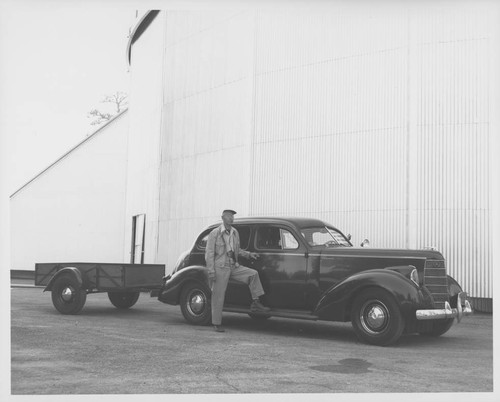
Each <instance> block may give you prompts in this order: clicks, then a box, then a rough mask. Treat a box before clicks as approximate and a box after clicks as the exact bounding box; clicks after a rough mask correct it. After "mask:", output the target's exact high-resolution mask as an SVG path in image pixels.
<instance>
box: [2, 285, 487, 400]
mask: <svg viewBox="0 0 500 402" xmlns="http://www.w3.org/2000/svg"><path fill="white" fill-rule="evenodd" d="M13 282H16V281H13ZM11 312H12V314H11V335H12V342H11V352H12V360H11V364H12V366H11V368H12V370H11V373H12V389H11V390H12V393H13V394H96V393H103V394H107V393H125V394H127V393H135V394H140V393H148V394H156V393H162V394H168V393H179V394H183V393H301V392H308V393H336V392H348V393H349V392H468V391H483V392H488V391H492V390H493V378H492V370H493V357H492V332H493V331H492V316H491V315H485V314H476V315H473V316H471V317H466V318H465V319H464V320H463V321H462V323H460V324H458V325H455V326H454V327H453V328H452V329H451V330H450V331H449V332H448V333H447V334H445V335H444V336H442V337H440V338H427V337H421V336H418V335H412V336H405V337H403V338H402V339H401V340H400V341H399V343H398V344H396V345H395V346H392V347H385V348H382V347H376V346H370V345H365V344H363V343H360V342H359V341H358V340H357V338H356V337H355V335H354V332H353V330H352V328H351V325H350V324H349V323H326V322H311V321H299V320H289V319H279V318H271V319H270V320H268V321H265V322H257V321H254V320H252V319H251V318H249V317H248V316H246V315H240V314H235V313H224V317H223V323H224V325H225V327H226V330H227V332H225V333H215V332H214V331H213V330H212V328H211V327H197V326H192V325H189V324H187V323H186V322H185V320H184V318H183V317H182V315H181V313H180V309H179V307H174V306H168V305H164V304H162V303H160V302H158V301H157V300H156V299H152V298H150V297H149V294H147V293H142V294H141V297H140V298H139V301H138V303H137V304H136V305H135V306H134V307H132V308H131V309H130V310H118V309H116V308H115V307H113V306H112V305H111V303H110V302H109V300H108V298H107V295H106V294H91V295H88V297H87V303H86V305H85V307H84V309H83V311H82V313H81V314H80V315H76V316H67V315H66V316H65V315H61V314H59V313H58V312H57V311H56V310H55V308H54V307H53V306H52V302H51V299H50V292H46V293H42V289H39V288H13V289H11ZM465 373H467V374H466V375H465Z"/></svg>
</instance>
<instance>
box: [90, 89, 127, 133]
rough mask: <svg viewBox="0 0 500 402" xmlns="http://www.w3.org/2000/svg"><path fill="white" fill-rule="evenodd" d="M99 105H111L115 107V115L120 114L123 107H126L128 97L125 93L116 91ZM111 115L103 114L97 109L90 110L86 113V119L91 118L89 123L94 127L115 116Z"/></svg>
mask: <svg viewBox="0 0 500 402" xmlns="http://www.w3.org/2000/svg"><path fill="white" fill-rule="evenodd" d="M101 103H111V104H114V105H115V107H116V113H115V114H118V113H120V112H121V111H122V110H123V109H125V107H126V106H127V105H128V95H127V94H126V93H125V92H120V91H117V92H115V93H114V94H112V95H106V96H105V97H104V98H103V99H102V100H101ZM115 114H112V113H105V112H102V111H100V110H99V109H92V110H91V111H90V112H88V113H87V118H93V120H92V121H91V122H90V124H91V125H93V126H95V125H98V124H101V123H104V122H106V121H109V120H111V118H112V117H113V116H114V115H115Z"/></svg>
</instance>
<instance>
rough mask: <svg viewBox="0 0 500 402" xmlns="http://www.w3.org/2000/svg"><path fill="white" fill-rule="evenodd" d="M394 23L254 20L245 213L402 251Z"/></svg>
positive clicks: (403, 99)
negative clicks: (325, 224)
mask: <svg viewBox="0 0 500 402" xmlns="http://www.w3.org/2000/svg"><path fill="white" fill-rule="evenodd" d="M399 15H400V17H398V18H396V17H394V15H390V16H387V15H384V14H383V13H380V14H377V18H371V19H370V18H368V19H367V16H366V15H364V14H363V13H345V12H344V13H342V14H336V13H331V14H328V15H319V14H316V13H311V14H310V15H297V14H284V15H272V14H260V15H259V18H258V20H259V24H258V27H257V50H256V61H257V63H256V101H255V104H256V106H255V108H256V110H255V133H254V160H253V163H252V169H253V170H254V175H253V182H252V189H251V194H252V200H251V213H252V214H256V215H259V214H273V215H297V216H313V217H318V218H322V219H325V220H327V221H329V222H330V223H331V224H333V225H335V226H337V227H339V228H340V229H342V230H344V231H346V232H349V233H351V234H352V235H353V239H354V241H355V242H357V243H359V242H361V240H363V238H365V237H368V238H370V239H371V241H372V242H373V243H374V245H376V246H387V245H390V246H394V247H404V245H405V235H404V231H405V224H406V221H405V219H406V210H405V208H406V158H405V155H406V129H407V127H406V126H407V119H406V114H407V75H406V58H407V49H406V41H405V38H406V32H407V25H406V24H407V22H406V18H404V16H405V15H404V14H402V15H401V14H399ZM360 32H364V34H365V35H363V36H360V34H359V33H360ZM325 38H327V40H325Z"/></svg>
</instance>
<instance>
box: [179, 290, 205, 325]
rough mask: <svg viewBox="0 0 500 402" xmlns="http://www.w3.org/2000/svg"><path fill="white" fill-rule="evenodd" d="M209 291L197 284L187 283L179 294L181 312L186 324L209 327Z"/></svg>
mask: <svg viewBox="0 0 500 402" xmlns="http://www.w3.org/2000/svg"><path fill="white" fill-rule="evenodd" d="M209 294H210V293H209V290H208V289H207V288H206V287H205V286H203V285H201V284H198V283H188V284H187V285H185V286H184V288H183V289H182V292H181V297H180V305H181V312H182V315H183V316H184V318H185V319H186V321H187V322H189V323H191V324H195V325H209V324H210V323H211V321H212V311H211V305H210V297H209Z"/></svg>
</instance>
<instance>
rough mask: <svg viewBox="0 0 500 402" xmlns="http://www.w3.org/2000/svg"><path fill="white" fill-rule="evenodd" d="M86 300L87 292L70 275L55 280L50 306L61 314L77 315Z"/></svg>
mask: <svg viewBox="0 0 500 402" xmlns="http://www.w3.org/2000/svg"><path fill="white" fill-rule="evenodd" d="M86 300H87V292H86V291H85V289H82V288H81V287H80V283H79V282H78V281H77V280H76V278H75V277H74V276H73V275H71V274H63V275H61V276H60V277H58V278H56V280H55V281H54V284H53V285H52V304H54V307H55V308H56V310H57V311H59V312H60V313H62V314H78V313H79V312H80V311H81V310H82V308H83V306H84V304H85V301H86Z"/></svg>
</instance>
